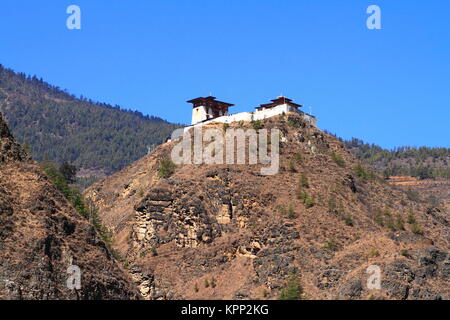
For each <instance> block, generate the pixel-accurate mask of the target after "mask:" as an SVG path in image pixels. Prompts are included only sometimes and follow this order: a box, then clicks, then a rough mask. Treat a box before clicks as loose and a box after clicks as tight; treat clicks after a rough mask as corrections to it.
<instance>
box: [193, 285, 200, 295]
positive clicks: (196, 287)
mask: <svg viewBox="0 0 450 320" xmlns="http://www.w3.org/2000/svg"><path fill="white" fill-rule="evenodd" d="M198 290H199V289H198V284H197V283H195V285H194V292H195V293H197V292H198Z"/></svg>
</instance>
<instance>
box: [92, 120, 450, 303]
mask: <svg viewBox="0 0 450 320" xmlns="http://www.w3.org/2000/svg"><path fill="white" fill-rule="evenodd" d="M263 125H264V128H268V129H271V128H279V129H280V130H281V132H282V142H281V151H280V152H281V155H280V157H281V169H280V172H279V173H278V174H277V175H273V176H262V175H261V174H260V168H261V165H229V166H227V165H183V166H178V167H177V168H176V169H175V172H174V174H173V175H171V176H170V177H169V178H159V177H158V172H157V170H158V168H159V165H160V162H161V160H162V159H163V158H164V157H165V156H167V155H168V154H170V151H171V149H172V147H173V146H174V142H171V143H166V144H164V145H161V146H160V147H158V148H157V149H156V150H155V151H154V152H153V153H152V154H150V155H147V156H146V157H144V158H142V159H140V160H138V161H137V162H135V163H134V164H132V165H131V166H129V167H128V168H126V169H124V170H122V171H120V172H118V173H116V174H114V175H112V176H111V177H107V178H105V179H104V180H102V181H100V182H99V183H97V184H95V185H93V186H92V187H91V188H89V189H88V190H87V191H86V193H85V195H86V196H87V197H89V198H91V199H92V200H93V201H94V202H95V204H96V205H97V207H98V208H99V213H100V216H101V217H102V219H103V221H104V222H105V223H106V225H107V226H108V227H109V228H110V229H111V230H113V232H114V235H115V240H116V248H117V249H118V250H119V251H121V253H122V255H123V256H124V265H125V267H126V268H127V269H128V270H129V272H130V273H131V274H132V276H133V277H134V279H135V280H136V281H137V282H139V284H140V290H141V292H142V294H143V295H144V297H145V298H147V299H277V298H278V297H279V295H280V293H281V291H282V290H283V288H284V287H286V285H287V283H288V282H289V281H290V279H291V280H292V279H294V280H295V281H298V283H300V284H301V287H302V288H303V293H302V294H301V295H300V298H305V299H369V298H371V299H372V298H375V299H377V298H379V299H439V298H444V299H448V298H450V291H449V290H450V283H449V276H450V257H449V248H450V246H449V242H450V232H449V230H450V229H449V219H448V213H446V212H445V211H443V210H441V209H439V208H430V207H429V206H428V204H426V203H424V202H416V201H412V200H411V199H410V198H408V196H407V195H406V194H405V193H404V192H403V191H402V190H400V189H398V188H395V187H393V186H390V185H389V184H387V183H386V182H384V181H383V179H381V178H379V177H378V176H376V175H375V174H373V173H372V172H370V171H369V170H367V169H365V168H363V167H361V166H359V165H358V162H357V160H356V159H355V158H354V157H353V156H352V155H351V154H350V153H349V152H347V151H346V150H345V149H344V147H343V145H342V144H341V143H340V142H339V141H338V140H337V139H335V138H334V137H332V136H330V135H327V134H325V133H323V132H321V131H319V130H317V129H315V128H312V127H310V126H309V125H308V124H307V123H305V122H304V121H303V120H302V119H301V118H299V117H297V116H296V115H286V116H282V117H278V118H271V119H268V120H265V121H264V123H263ZM212 126H214V125H212ZM216 126H217V127H218V128H220V129H222V125H219V124H217V125H216ZM237 126H244V127H251V124H250V123H244V124H233V125H231V128H233V127H237ZM370 265H377V266H379V267H380V269H381V290H370V289H368V287H367V283H366V281H367V279H368V277H369V275H368V274H366V270H367V268H368V267H369V266H370Z"/></svg>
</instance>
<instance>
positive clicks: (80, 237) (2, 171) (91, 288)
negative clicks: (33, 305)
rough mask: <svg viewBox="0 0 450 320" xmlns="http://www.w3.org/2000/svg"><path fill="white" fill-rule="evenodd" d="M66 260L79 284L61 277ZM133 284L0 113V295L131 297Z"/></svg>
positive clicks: (8, 296)
mask: <svg viewBox="0 0 450 320" xmlns="http://www.w3.org/2000/svg"><path fill="white" fill-rule="evenodd" d="M71 265H75V266H78V267H79V268H80V271H81V289H79V290H70V289H69V288H67V285H66V282H67V280H68V278H69V276H70V274H68V273H67V270H68V267H69V266H71ZM138 297H139V294H138V292H137V290H135V288H134V284H133V283H132V281H131V280H130V279H129V278H128V276H127V275H126V274H125V273H124V272H123V271H122V269H121V268H120V267H119V266H118V264H117V263H116V262H115V260H114V258H113V257H112V256H111V254H110V252H109V251H108V249H107V248H106V245H105V243H104V242H103V241H101V240H100V237H99V236H98V234H97V233H96V231H95V229H94V227H93V226H92V225H91V224H90V223H88V222H87V221H86V220H85V219H83V218H81V217H80V216H79V215H78V213H76V211H75V209H74V208H73V207H72V206H71V205H70V204H69V203H68V202H67V200H66V199H65V198H64V197H63V196H62V195H61V194H60V193H59V192H58V191H57V190H56V188H55V187H54V185H53V184H52V183H51V182H50V181H49V179H48V178H47V176H46V175H45V174H44V173H43V172H42V171H41V169H40V168H39V166H38V165H37V164H36V163H34V162H33V161H31V160H30V158H29V156H28V155H27V154H26V152H25V151H24V150H23V149H22V147H21V146H20V145H19V144H18V143H17V142H16V141H15V140H14V139H13V137H12V136H11V134H10V131H9V130H8V128H7V126H6V124H5V123H4V121H3V119H2V117H1V115H0V299H136V298H138Z"/></svg>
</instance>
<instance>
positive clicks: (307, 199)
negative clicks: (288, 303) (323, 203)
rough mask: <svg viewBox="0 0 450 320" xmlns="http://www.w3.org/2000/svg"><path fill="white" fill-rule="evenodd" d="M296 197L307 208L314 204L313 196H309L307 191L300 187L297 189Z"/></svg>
mask: <svg viewBox="0 0 450 320" xmlns="http://www.w3.org/2000/svg"><path fill="white" fill-rule="evenodd" d="M297 198H298V199H299V200H302V202H303V204H304V205H305V207H306V208H307V209H309V208H312V207H314V205H315V204H316V201H315V198H314V196H312V197H311V196H310V195H309V194H308V192H306V191H304V190H302V189H301V188H299V189H298V190H297Z"/></svg>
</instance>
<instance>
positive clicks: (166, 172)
mask: <svg viewBox="0 0 450 320" xmlns="http://www.w3.org/2000/svg"><path fill="white" fill-rule="evenodd" d="M175 168H176V165H175V163H173V162H172V160H170V159H169V158H168V157H166V158H164V159H162V160H161V162H160V164H159V168H158V175H159V177H160V178H168V177H170V176H171V175H172V174H173V173H174V172H175Z"/></svg>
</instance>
